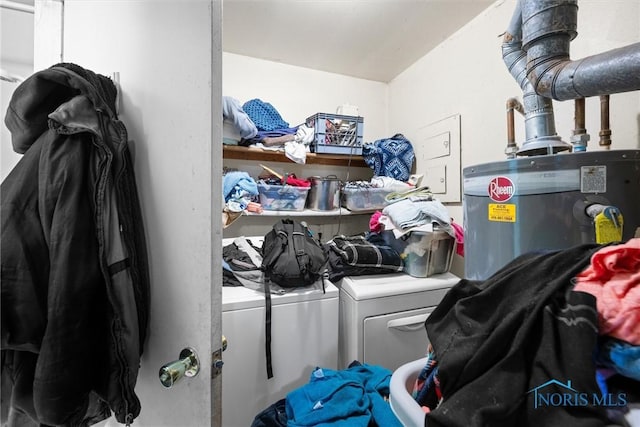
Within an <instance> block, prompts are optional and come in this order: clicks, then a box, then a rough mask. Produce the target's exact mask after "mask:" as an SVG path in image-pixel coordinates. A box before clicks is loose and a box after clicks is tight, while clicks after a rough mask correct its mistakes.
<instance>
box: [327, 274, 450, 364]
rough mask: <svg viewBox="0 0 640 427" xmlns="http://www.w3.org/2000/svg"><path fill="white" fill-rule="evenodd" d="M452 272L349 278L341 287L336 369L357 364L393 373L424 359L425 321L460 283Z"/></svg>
mask: <svg viewBox="0 0 640 427" xmlns="http://www.w3.org/2000/svg"><path fill="white" fill-rule="evenodd" d="M459 280H460V278H459V277H457V276H455V275H454V274H452V273H443V274H438V275H434V276H431V277H426V278H419V277H412V276H409V275H407V274H405V273H395V274H381V275H371V276H348V277H345V278H343V279H342V280H341V281H340V282H338V283H337V285H338V287H339V288H340V325H339V335H338V355H339V356H338V368H339V369H344V368H346V367H347V366H348V365H349V364H350V363H351V362H353V361H354V360H357V361H359V362H362V363H367V364H371V365H379V366H383V367H385V368H387V369H389V370H391V371H394V370H395V369H396V368H398V367H399V366H401V365H403V364H405V363H407V362H410V361H412V360H415V359H419V358H422V357H424V355H425V354H426V351H427V346H428V338H427V332H426V330H425V327H424V322H425V320H426V319H427V317H428V316H429V313H431V312H432V311H433V309H434V308H435V307H436V306H437V305H438V304H439V303H440V301H441V300H442V297H444V295H445V294H446V293H447V291H448V290H449V289H450V288H451V287H452V286H453V285H455V284H456V283H458V281H459Z"/></svg>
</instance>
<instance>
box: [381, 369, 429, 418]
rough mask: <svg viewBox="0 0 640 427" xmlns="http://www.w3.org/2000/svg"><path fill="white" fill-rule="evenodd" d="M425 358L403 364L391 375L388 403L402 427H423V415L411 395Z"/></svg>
mask: <svg viewBox="0 0 640 427" xmlns="http://www.w3.org/2000/svg"><path fill="white" fill-rule="evenodd" d="M426 363H427V357H424V358H422V359H418V360H414V361H412V362H408V363H405V364H404V365H402V366H400V367H399V368H398V369H396V370H395V371H394V372H393V374H392V375H391V381H390V383H389V403H390V404H391V410H392V411H393V413H394V414H395V416H396V417H397V418H398V419H399V420H400V422H401V423H402V425H403V426H404V427H424V425H425V413H424V411H423V410H422V408H421V407H420V405H419V404H418V402H416V400H415V399H414V398H413V396H412V395H411V391H412V390H413V385H414V383H415V381H416V378H418V375H420V371H422V368H424V367H425V364H426Z"/></svg>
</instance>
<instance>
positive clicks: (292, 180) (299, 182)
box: [284, 174, 311, 187]
mask: <svg viewBox="0 0 640 427" xmlns="http://www.w3.org/2000/svg"><path fill="white" fill-rule="evenodd" d="M284 183H285V184H287V185H293V186H295V187H311V183H310V182H309V181H307V180H306V179H299V178H296V176H295V175H294V174H290V175H287V178H286V180H285V182H284Z"/></svg>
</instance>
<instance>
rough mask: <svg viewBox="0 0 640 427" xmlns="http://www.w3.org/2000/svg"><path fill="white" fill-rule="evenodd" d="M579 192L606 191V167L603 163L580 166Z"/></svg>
mask: <svg viewBox="0 0 640 427" xmlns="http://www.w3.org/2000/svg"><path fill="white" fill-rule="evenodd" d="M580 192H582V193H606V192H607V167H606V166H604V165H598V166H582V167H581V168H580Z"/></svg>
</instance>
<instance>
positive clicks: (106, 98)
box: [0, 63, 149, 426]
mask: <svg viewBox="0 0 640 427" xmlns="http://www.w3.org/2000/svg"><path fill="white" fill-rule="evenodd" d="M116 93H117V92H116V87H115V86H114V84H113V82H111V80H110V79H108V78H107V77H105V76H101V75H97V74H95V73H93V72H91V71H89V70H85V69H83V68H82V67H80V66H77V65H75V64H67V63H64V64H58V65H55V66H53V67H51V68H48V69H45V70H43V71H40V72H37V73H35V74H33V75H32V76H31V77H29V78H28V79H27V80H25V81H24V82H23V83H22V84H21V85H20V86H19V87H18V88H17V89H16V90H15V92H14V94H13V97H12V99H11V102H10V105H9V109H8V111H7V114H6V117H5V123H6V125H7V127H8V129H9V130H10V131H11V136H12V143H13V146H14V150H15V151H16V152H18V153H21V154H24V155H23V156H22V158H21V159H20V161H19V162H18V164H17V165H16V166H15V168H14V169H13V170H12V171H11V173H10V174H9V175H8V176H7V178H6V179H5V180H4V181H3V182H2V186H1V188H0V191H1V193H2V194H1V215H2V218H1V222H2V234H1V239H2V241H1V243H2V244H1V253H0V255H1V263H2V273H1V274H2V276H1V279H2V376H3V378H2V380H3V381H2V386H3V396H2V404H3V413H5V414H6V412H5V410H8V411H9V419H10V420H9V421H10V423H19V422H23V423H34V424H36V425H37V424H38V423H40V424H46V425H68V426H77V425H88V424H93V423H96V422H98V421H100V420H102V419H104V418H107V417H109V416H110V414H111V411H113V412H114V413H115V417H116V419H117V420H118V421H119V422H121V423H127V422H131V421H133V419H134V418H135V417H137V416H138V414H139V412H140V402H139V400H138V398H137V397H136V395H135V393H134V387H135V384H136V380H137V374H138V368H139V364H140V356H141V354H142V348H143V343H144V341H145V337H146V329H147V323H148V311H149V276H148V263H147V254H146V245H145V240H144V232H143V227H142V217H141V212H140V207H139V200H138V196H137V190H136V186H135V178H134V175H133V169H132V166H133V165H132V163H131V158H130V154H129V149H128V146H127V131H126V129H125V126H124V124H123V123H122V122H121V121H119V120H118V118H117V116H116V113H115V100H116ZM7 405H8V406H10V408H7V407H6V406H7ZM3 421H4V420H3ZM21 425H22V424H21Z"/></svg>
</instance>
